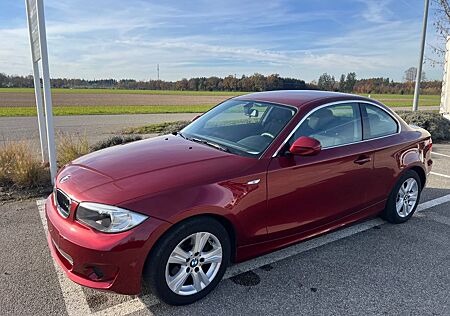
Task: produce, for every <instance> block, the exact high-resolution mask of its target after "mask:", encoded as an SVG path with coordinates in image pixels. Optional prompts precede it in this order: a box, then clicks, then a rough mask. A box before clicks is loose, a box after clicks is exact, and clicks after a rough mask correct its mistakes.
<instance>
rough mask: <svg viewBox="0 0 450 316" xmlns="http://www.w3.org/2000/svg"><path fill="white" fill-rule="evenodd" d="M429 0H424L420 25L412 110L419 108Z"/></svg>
mask: <svg viewBox="0 0 450 316" xmlns="http://www.w3.org/2000/svg"><path fill="white" fill-rule="evenodd" d="M429 4H430V0H425V9H424V13H423V25H422V41H421V43H420V54H419V65H418V67H417V75H416V86H415V88H414V102H413V111H417V110H419V94H420V79H421V77H422V65H423V55H424V51H425V37H426V34H427V20H428V7H429Z"/></svg>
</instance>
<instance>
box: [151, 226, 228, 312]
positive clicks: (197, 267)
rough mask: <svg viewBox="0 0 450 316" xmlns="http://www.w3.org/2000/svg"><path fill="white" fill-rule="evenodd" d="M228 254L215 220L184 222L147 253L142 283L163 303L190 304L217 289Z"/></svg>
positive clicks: (223, 231)
mask: <svg viewBox="0 0 450 316" xmlns="http://www.w3.org/2000/svg"><path fill="white" fill-rule="evenodd" d="M208 234H209V235H208ZM196 241H198V242H197V247H196V246H195V243H196ZM203 243H204V246H203V247H202V248H201V249H200V247H201V245H202V244H203ZM199 249H200V250H199ZM220 249H221V252H220ZM175 250H177V253H175V252H174V251H175ZM220 254H221V258H220ZM230 254H231V243H230V237H229V235H228V233H227V231H226V229H225V228H224V227H223V226H222V225H221V224H220V223H219V222H218V221H216V220H215V219H213V218H208V217H198V218H193V219H188V220H186V221H184V222H181V223H179V224H177V225H175V226H174V227H173V228H172V229H171V230H170V231H168V232H167V233H166V234H165V235H163V237H161V239H160V240H159V241H158V242H157V244H156V245H155V248H154V249H153V250H152V251H151V252H150V255H149V258H147V262H146V264H145V267H144V276H143V277H144V282H145V283H146V285H147V286H148V287H149V288H150V290H151V291H152V293H153V294H155V295H156V296H157V297H159V298H160V299H161V300H162V301H163V302H165V303H167V304H170V305H186V304H191V303H194V302H195V301H198V300H199V299H201V298H203V297H205V296H206V295H208V294H209V293H210V292H211V291H212V290H213V289H214V288H215V287H216V286H217V284H218V283H219V282H220V280H221V279H222V277H223V275H224V273H225V270H226V269H227V267H228V265H229V262H230ZM169 259H170V261H171V262H170V263H169ZM186 275H187V276H186ZM205 277H206V278H205ZM208 281H209V283H208ZM169 284H170V285H169ZM180 284H181V285H180Z"/></svg>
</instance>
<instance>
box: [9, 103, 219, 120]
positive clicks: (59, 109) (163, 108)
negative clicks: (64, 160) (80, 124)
mask: <svg viewBox="0 0 450 316" xmlns="http://www.w3.org/2000/svg"><path fill="white" fill-rule="evenodd" d="M213 106H214V105H130V106H56V107H53V115H55V116H66V115H104V114H164V113H203V112H206V111H208V110H209V109H210V108H212V107H213ZM10 116H36V108H35V107H0V117H10Z"/></svg>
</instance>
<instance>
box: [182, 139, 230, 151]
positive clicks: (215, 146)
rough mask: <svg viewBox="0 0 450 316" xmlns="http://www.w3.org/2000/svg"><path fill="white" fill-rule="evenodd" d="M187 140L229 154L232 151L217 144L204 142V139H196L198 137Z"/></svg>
mask: <svg viewBox="0 0 450 316" xmlns="http://www.w3.org/2000/svg"><path fill="white" fill-rule="evenodd" d="M187 139H188V140H191V141H193V142H196V143H201V144H205V145H208V146H210V147H214V148H216V149H219V150H221V151H225V152H229V151H230V150H229V149H228V148H227V147H225V146H222V145H219V144H216V143H213V142H210V141H208V140H204V139H200V138H196V137H191V138H187Z"/></svg>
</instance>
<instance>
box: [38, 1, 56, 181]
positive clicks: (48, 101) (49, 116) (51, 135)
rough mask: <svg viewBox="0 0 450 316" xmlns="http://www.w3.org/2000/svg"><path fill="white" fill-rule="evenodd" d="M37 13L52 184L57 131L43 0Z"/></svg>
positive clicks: (54, 173) (54, 172)
mask: <svg viewBox="0 0 450 316" xmlns="http://www.w3.org/2000/svg"><path fill="white" fill-rule="evenodd" d="M37 13H38V22H39V40H40V44H41V45H40V46H41V57H42V77H43V79H44V103H45V120H46V124H47V145H48V147H47V148H48V157H49V163H50V175H51V179H52V184H54V181H55V176H56V147H55V131H54V128H53V110H52V94H51V91H50V72H49V67H48V52H47V37H46V35H45V17H44V5H43V0H37Z"/></svg>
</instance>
